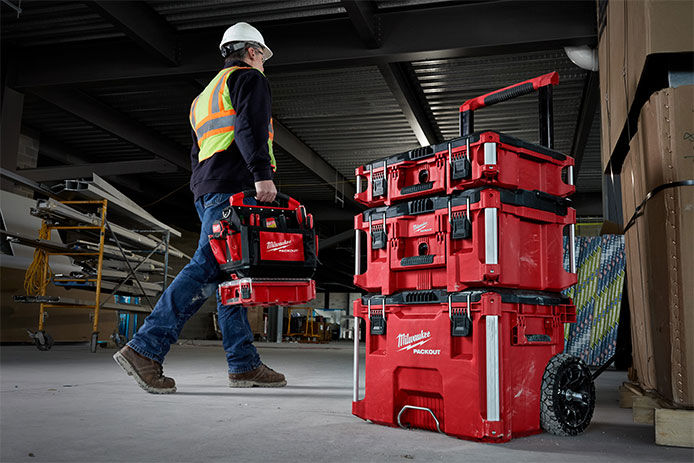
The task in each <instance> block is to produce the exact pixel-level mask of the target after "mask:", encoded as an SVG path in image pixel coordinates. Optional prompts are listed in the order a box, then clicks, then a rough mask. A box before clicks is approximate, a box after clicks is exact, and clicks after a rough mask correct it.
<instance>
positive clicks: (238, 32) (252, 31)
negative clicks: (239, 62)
mask: <svg viewBox="0 0 694 463" xmlns="http://www.w3.org/2000/svg"><path fill="white" fill-rule="evenodd" d="M229 42H256V43H259V44H260V45H262V47H263V53H264V54H265V56H264V58H265V61H267V60H269V59H270V57H272V50H270V49H269V48H268V47H267V45H265V40H264V39H263V35H262V34H261V33H260V31H259V30H258V29H256V28H255V27H253V26H251V25H250V24H248V23H244V22H240V23H236V24H234V25H233V26H231V27H230V28H228V29H227V30H226V31H225V32H224V36H222V41H221V42H220V44H219V49H220V50H222V49H223V48H224V45H225V44H227V43H229Z"/></svg>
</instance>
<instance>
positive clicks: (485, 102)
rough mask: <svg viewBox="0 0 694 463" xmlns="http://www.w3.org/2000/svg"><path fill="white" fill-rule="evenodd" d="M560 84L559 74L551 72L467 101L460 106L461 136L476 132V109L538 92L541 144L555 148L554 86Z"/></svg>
mask: <svg viewBox="0 0 694 463" xmlns="http://www.w3.org/2000/svg"><path fill="white" fill-rule="evenodd" d="M558 83H559V74H557V73H556V72H550V73H548V74H544V75H542V76H539V77H535V78H533V79H529V80H526V81H523V82H519V83H517V84H513V85H509V86H508V87H504V88H502V89H499V90H495V91H493V92H490V93H487V94H485V95H481V96H478V97H476V98H472V99H470V100H467V101H466V102H465V103H463V104H462V105H461V106H460V136H461V137H465V136H468V135H470V134H471V133H472V132H473V131H474V111H475V110H476V109H479V108H484V107H486V106H491V105H493V104H497V103H502V102H504V101H508V100H511V99H513V98H517V97H519V96H523V95H527V94H529V93H533V92H534V91H536V90H538V91H539V95H538V98H539V109H540V112H539V114H540V144H541V145H543V146H546V147H548V148H553V145H554V140H553V138H554V114H553V110H552V85H556V84H558Z"/></svg>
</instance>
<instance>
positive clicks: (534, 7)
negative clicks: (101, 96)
mask: <svg viewBox="0 0 694 463" xmlns="http://www.w3.org/2000/svg"><path fill="white" fill-rule="evenodd" d="M377 17H378V19H379V20H380V23H381V30H382V31H383V41H382V44H381V46H380V47H379V48H375V49H367V48H365V47H364V43H363V42H362V40H361V39H360V38H359V37H358V36H357V34H355V33H354V25H353V23H352V21H351V20H350V19H349V18H339V19H327V20H317V21H308V22H305V23H302V24H301V25H297V24H296V23H291V24H288V23H285V24H278V23H275V24H267V25H265V26H262V27H261V29H262V32H263V36H264V37H265V39H266V40H267V43H268V44H269V45H270V46H271V47H272V49H273V51H274V52H275V55H274V56H273V57H272V59H271V60H270V61H268V63H267V70H268V72H269V73H273V72H280V71H283V70H292V71H295V70H297V69H299V68H300V69H308V68H341V67H348V66H364V65H378V64H386V63H394V62H410V61H417V60H424V59H445V58H454V57H469V56H488V55H494V54H508V53H522V52H527V51H536V50H546V49H551V48H559V47H563V46H566V45H580V44H594V43H595V42H596V40H597V39H596V27H595V6H594V3H593V2H580V1H578V2H576V1H567V2H562V4H561V8H559V7H557V5H556V2H545V1H513V0H506V1H495V2H479V3H462V2H461V3H459V4H454V5H449V6H444V7H431V8H425V9H417V10H416V12H412V11H407V10H398V11H390V12H381V13H378V15H377ZM220 35H221V29H220V30H212V31H210V30H200V31H190V32H185V33H183V32H182V33H180V34H179V37H178V39H179V42H180V44H181V54H180V60H179V62H180V64H179V65H178V66H167V65H162V64H161V63H157V62H155V61H152V60H151V59H150V58H149V57H148V56H146V55H145V54H144V53H142V52H141V51H140V50H138V48H137V47H136V46H134V45H131V44H123V43H111V44H108V43H102V42H100V43H99V46H94V45H93V44H91V43H89V44H74V45H65V46H60V47H58V46H56V47H53V48H52V50H51V53H48V54H47V53H45V50H43V49H40V50H37V53H32V52H31V49H29V48H25V49H22V50H21V51H22V53H21V54H20V56H21V59H20V61H19V62H18V65H17V68H18V69H17V70H18V72H17V76H16V79H15V81H14V82H13V85H14V86H15V88H24V87H37V86H47V85H63V84H78V83H86V82H103V81H113V80H119V81H127V80H133V79H142V78H164V77H181V76H196V75H208V74H212V73H214V72H215V71H217V70H218V68H219V66H220V65H221V57H220V56H219V51H218V44H219V37H220ZM34 56H41V57H42V58H41V59H40V60H36V59H34Z"/></svg>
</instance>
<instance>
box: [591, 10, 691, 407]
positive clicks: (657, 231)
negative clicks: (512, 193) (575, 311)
mask: <svg viewBox="0 0 694 463" xmlns="http://www.w3.org/2000/svg"><path fill="white" fill-rule="evenodd" d="M598 24H599V36H600V42H599V46H598V52H599V62H600V90H601V108H602V113H601V115H602V165H603V168H604V169H605V170H606V171H607V172H613V173H615V174H621V184H622V206H623V211H624V223H625V252H626V259H627V282H628V292H629V302H630V310H631V313H630V314H631V331H632V338H633V340H634V343H633V364H634V369H635V372H636V376H637V378H638V382H639V383H640V385H641V386H642V387H643V388H644V389H645V390H650V391H655V392H657V394H658V395H659V396H661V397H662V398H664V399H666V400H668V401H670V402H671V403H672V404H674V405H677V406H694V368H692V367H691V362H692V360H693V359H694V336H692V334H693V333H694V284H693V282H694V187H693V186H686V185H680V186H670V187H667V188H663V189H660V188H662V187H663V186H664V185H668V184H670V183H673V182H678V181H681V180H688V179H694V135H692V134H693V133H694V112H693V109H692V108H694V87H693V86H691V82H689V84H690V85H688V86H687V85H686V83H687V79H690V80H691V75H692V56H694V54H693V50H694V36H693V32H692V31H693V30H694V3H693V2H690V1H676V0H657V1H656V0H641V1H636V2H634V1H628V0H610V1H609V2H604V1H601V2H599V7H598ZM673 63H674V64H673ZM682 71H684V72H682ZM683 81H684V82H685V84H683V83H682V82H683ZM678 85H680V86H679V87H677V88H669V86H672V87H676V86H678ZM625 153H626V154H625ZM622 159H623V163H622ZM620 165H621V171H620V170H619V166H620ZM654 190H655V191H654ZM644 201H647V203H644ZM637 210H638V211H639V213H638V214H636V215H635V213H636V211H637Z"/></svg>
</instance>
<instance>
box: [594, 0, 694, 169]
mask: <svg viewBox="0 0 694 463" xmlns="http://www.w3.org/2000/svg"><path fill="white" fill-rule="evenodd" d="M599 4H600V6H599V8H598V28H599V36H600V42H599V46H598V55H599V68H600V93H601V98H600V99H601V117H602V166H603V169H605V168H606V167H607V165H608V163H609V162H610V158H611V157H612V155H613V153H614V151H615V148H616V146H617V142H618V140H619V138H620V135H621V134H622V132H623V130H624V129H625V127H626V126H627V118H628V116H629V113H630V110H631V109H632V107H634V106H635V105H638V104H640V103H641V102H643V101H644V99H647V98H648V96H649V95H644V94H643V91H645V90H647V88H649V87H651V86H652V85H657V84H658V83H660V82H662V81H665V82H667V77H668V76H667V75H666V76H664V77H663V78H660V79H654V78H655V77H656V75H655V72H654V71H657V70H658V68H659V67H660V68H662V66H663V65H664V63H666V62H668V60H670V61H669V62H685V63H686V62H691V54H687V53H691V52H692V50H693V49H694V39H693V38H692V30H694V2H691V1H688V0H685V1H681V0H638V1H632V0H609V1H604V0H601V1H600V2H599ZM660 70H662V69H660ZM663 73H665V72H663ZM661 77H662V76H661ZM654 81H657V82H654ZM663 86H664V85H660V87H661V88H662V87H663ZM639 87H641V88H640V89H639ZM637 90H638V91H637ZM639 92H640V94H639ZM635 100H640V102H639V101H635ZM637 110H638V109H637ZM635 129H636V128H635V127H628V131H629V132H630V133H633V132H634V130H635ZM615 173H618V171H615Z"/></svg>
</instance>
